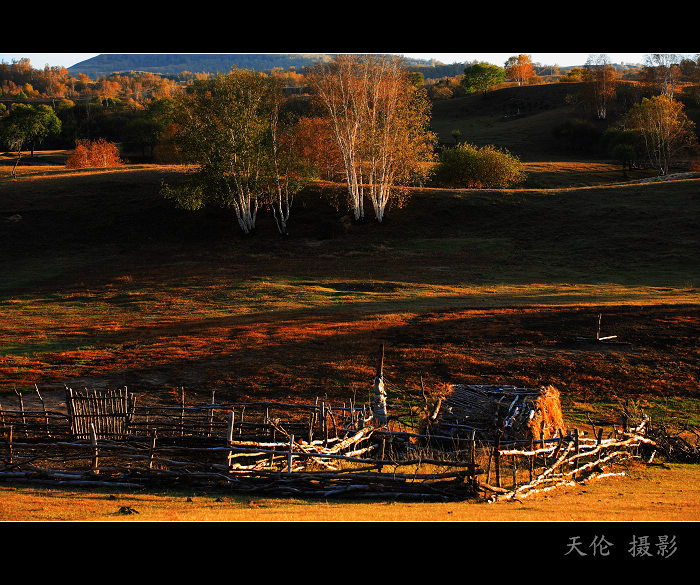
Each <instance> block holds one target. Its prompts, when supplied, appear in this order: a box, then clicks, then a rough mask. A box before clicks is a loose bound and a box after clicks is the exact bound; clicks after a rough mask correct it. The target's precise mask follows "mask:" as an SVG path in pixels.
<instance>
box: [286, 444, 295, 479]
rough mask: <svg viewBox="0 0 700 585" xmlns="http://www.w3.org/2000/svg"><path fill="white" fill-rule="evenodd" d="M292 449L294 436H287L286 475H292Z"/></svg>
mask: <svg viewBox="0 0 700 585" xmlns="http://www.w3.org/2000/svg"><path fill="white" fill-rule="evenodd" d="M293 449H294V435H289V453H287V473H289V474H291V473H292V459H293V455H292V450H293Z"/></svg>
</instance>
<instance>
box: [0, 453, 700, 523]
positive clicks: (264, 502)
mask: <svg viewBox="0 0 700 585" xmlns="http://www.w3.org/2000/svg"><path fill="white" fill-rule="evenodd" d="M699 474H700V469H699V468H698V466H697V465H670V466H664V467H653V468H631V469H628V470H626V475H624V476H618V477H610V478H603V479H600V480H596V481H591V482H589V483H586V484H582V485H578V486H572V487H564V488H560V489H559V490H558V491H557V492H556V493H549V494H536V495H533V496H531V497H530V498H527V499H525V500H523V501H519V502H497V503H493V504H487V503H483V502H480V503H479V502H450V503H422V502H416V503H406V502H393V501H374V502H359V501H344V500H339V501H334V500H328V501H326V500H302V499H296V498H267V497H259V496H252V497H251V496H243V495H236V494H230V493H224V492H219V493H202V492H192V491H185V490H180V491H176V490H173V491H160V492H158V491H156V492H153V491H147V492H146V491H144V492H138V491H137V492H120V491H118V490H117V491H115V490H102V491H98V492H94V491H88V490H65V489H56V488H42V487H15V486H13V487H10V486H0V521H18V520H27V519H31V520H37V521H102V522H107V521H153V520H163V521H212V522H217V521H243V522H250V521H295V522H307V521H338V522H344V521H360V522H366V521H383V522H389V521H447V520H450V521H463V522H466V521H468V522H510V521H528V522H547V521H552V520H555V521H566V522H571V521H574V522H576V521H578V522H588V521H592V520H595V521H607V522H658V521H664V522H676V521H683V520H697V519H698V518H699V517H700V509H699V508H700V491H699V490H700V481H699V480H700V477H698V475H699ZM630 493H632V494H634V497H633V498H630V497H628V496H629V494H630Z"/></svg>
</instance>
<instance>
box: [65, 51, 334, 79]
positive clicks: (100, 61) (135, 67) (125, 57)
mask: <svg viewBox="0 0 700 585" xmlns="http://www.w3.org/2000/svg"><path fill="white" fill-rule="evenodd" d="M327 59H330V56H329V55H323V54H315V55H302V54H298V55H297V54H248V53H245V54H243V53H241V54H237V53H231V54H206V53H205V54H189V53H175V54H148V53H146V54H116V53H107V54H102V55H97V56H96V57H92V58H91V59H87V60H85V61H81V62H80V63H76V64H75V65H73V66H71V67H69V68H68V72H69V73H70V74H71V75H77V74H78V73H83V74H85V75H88V76H89V77H91V78H95V77H101V76H103V75H110V74H112V73H126V72H129V71H148V72H150V73H160V74H162V75H178V74H179V73H182V72H183V71H189V72H191V73H213V74H215V73H228V72H229V71H230V70H231V68H232V67H242V68H248V69H255V70H256V71H265V70H269V69H272V68H275V67H282V68H283V69H288V68H289V67H296V68H302V67H307V66H309V65H313V64H314V63H317V62H319V61H324V60H327Z"/></svg>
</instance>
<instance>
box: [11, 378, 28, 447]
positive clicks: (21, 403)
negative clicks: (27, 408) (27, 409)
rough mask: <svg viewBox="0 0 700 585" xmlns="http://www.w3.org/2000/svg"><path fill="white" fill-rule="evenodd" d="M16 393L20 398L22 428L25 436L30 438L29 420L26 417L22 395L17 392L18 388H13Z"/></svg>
mask: <svg viewBox="0 0 700 585" xmlns="http://www.w3.org/2000/svg"><path fill="white" fill-rule="evenodd" d="M13 390H14V391H15V394H17V397H18V398H19V409H20V412H21V413H22V426H23V427H24V436H25V437H29V435H28V434H27V419H26V418H25V416H24V401H23V400H22V393H21V392H19V391H18V390H17V388H13Z"/></svg>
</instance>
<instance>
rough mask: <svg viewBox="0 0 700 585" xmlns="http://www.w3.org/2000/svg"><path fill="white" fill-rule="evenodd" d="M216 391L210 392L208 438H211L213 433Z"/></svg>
mask: <svg viewBox="0 0 700 585" xmlns="http://www.w3.org/2000/svg"><path fill="white" fill-rule="evenodd" d="M215 392H216V390H212V391H211V410H210V411H209V436H210V437H211V436H212V434H213V432H214V404H216V403H215V402H214V393H215Z"/></svg>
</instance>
